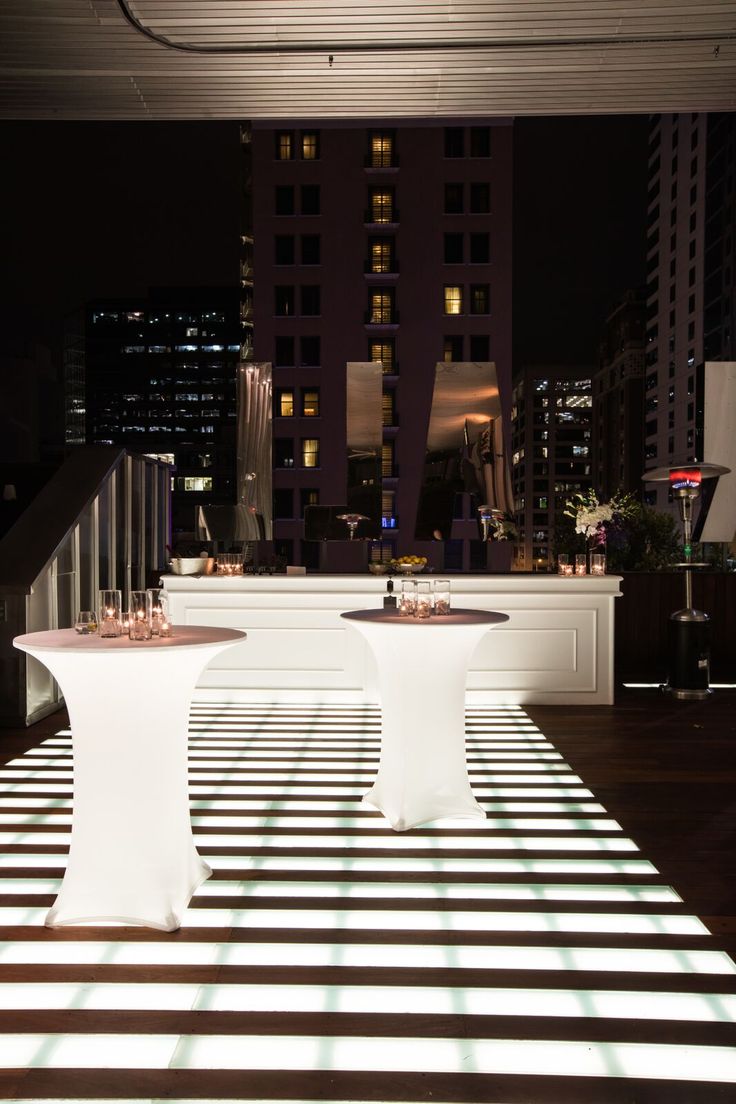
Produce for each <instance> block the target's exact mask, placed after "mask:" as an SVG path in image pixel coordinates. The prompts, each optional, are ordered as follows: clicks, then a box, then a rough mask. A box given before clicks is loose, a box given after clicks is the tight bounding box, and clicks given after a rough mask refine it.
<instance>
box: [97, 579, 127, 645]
mask: <svg viewBox="0 0 736 1104" xmlns="http://www.w3.org/2000/svg"><path fill="white" fill-rule="evenodd" d="M122 607H123V596H122V594H121V592H120V591H119V590H101V591H99V592H98V595H97V624H98V630H99V633H100V636H106V637H112V636H122V635H123V615H122Z"/></svg>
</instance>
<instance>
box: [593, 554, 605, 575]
mask: <svg viewBox="0 0 736 1104" xmlns="http://www.w3.org/2000/svg"><path fill="white" fill-rule="evenodd" d="M590 574H591V575H605V574H606V557H605V556H604V555H603V553H602V552H592V553H591V555H590Z"/></svg>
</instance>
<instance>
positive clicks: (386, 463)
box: [381, 441, 394, 477]
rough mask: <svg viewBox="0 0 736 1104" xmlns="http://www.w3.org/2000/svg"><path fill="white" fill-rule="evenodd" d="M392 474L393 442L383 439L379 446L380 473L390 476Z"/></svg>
mask: <svg viewBox="0 0 736 1104" xmlns="http://www.w3.org/2000/svg"><path fill="white" fill-rule="evenodd" d="M393 474H394V443H393V441H384V443H383V445H382V446H381V475H383V476H389V477H390V476H392V475H393Z"/></svg>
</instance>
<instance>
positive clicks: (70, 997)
mask: <svg viewBox="0 0 736 1104" xmlns="http://www.w3.org/2000/svg"><path fill="white" fill-rule="evenodd" d="M33 1008H38V1009H67V1010H74V1009H91V1010H95V1011H102V1010H109V1009H116V1008H119V1009H125V1010H139V1011H144V1012H145V1011H151V1012H174V1011H188V1010H191V1011H195V1012H196V1011H202V1012H315V1013H318V1012H334V1013H356V1014H365V1013H370V1014H379V1015H380V1014H383V1015H386V1014H389V1013H391V1014H399V1015H416V1014H422V1015H425V1014H426V1015H453V1014H461V1015H468V1016H560V1017H567V1018H581V1017H582V1018H590V1019H601V1018H612V1019H644V1020H652V1019H673V1020H689V1021H693V1022H704V1023H736V995H730V994H718V993H681V992H671V991H668V992H665V993H652V992H646V991H637V992H635V993H627V992H625V991H624V992H622V991H621V990H615V989H608V990H606V989H598V990H596V989H524V988H513V989H511V988H482V987H473V988H457V987H450V986H448V987H442V988H440V987H438V986H431V985H405V986H401V985H310V984H303V985H289V984H268V985H259V984H252V983H249V984H247V985H238V984H231V985H197V984H192V983H185V982H178V983H175V984H165V983H164V984H155V983H142V982H139V983H137V984H135V983H134V984H130V983H124V982H120V983H117V984H115V983H110V982H85V983H82V984H75V983H69V982H57V983H54V984H49V983H40V984H38V983H26V984H25V985H24V986H23V988H22V989H20V988H19V987H18V986H17V985H7V984H2V983H0V1009H2V1010H9V1009H24V1010H28V1009H33Z"/></svg>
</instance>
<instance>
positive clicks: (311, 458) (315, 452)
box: [302, 437, 319, 468]
mask: <svg viewBox="0 0 736 1104" xmlns="http://www.w3.org/2000/svg"><path fill="white" fill-rule="evenodd" d="M302 467H304V468H318V467H319V437H304V438H302Z"/></svg>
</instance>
